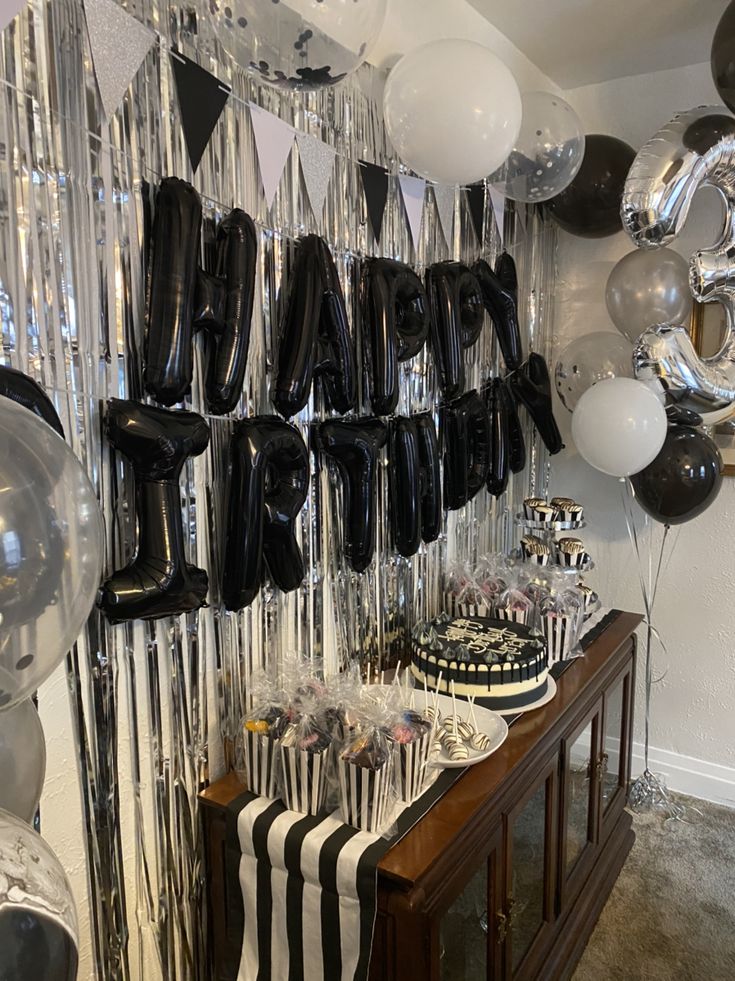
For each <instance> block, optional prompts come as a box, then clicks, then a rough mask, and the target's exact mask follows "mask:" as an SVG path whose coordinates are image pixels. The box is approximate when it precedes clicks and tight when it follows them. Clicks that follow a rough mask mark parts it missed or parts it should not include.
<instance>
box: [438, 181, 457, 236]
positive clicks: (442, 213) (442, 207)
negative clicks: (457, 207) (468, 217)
mask: <svg viewBox="0 0 735 981" xmlns="http://www.w3.org/2000/svg"><path fill="white" fill-rule="evenodd" d="M454 194H455V189H454V187H453V186H452V185H451V184H434V201H435V202H436V211H437V214H438V215H439V224H440V225H441V226H442V232H443V233H444V238H445V239H446V242H447V245H450V246H451V244H452V238H453V235H454Z"/></svg>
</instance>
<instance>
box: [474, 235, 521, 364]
mask: <svg viewBox="0 0 735 981" xmlns="http://www.w3.org/2000/svg"><path fill="white" fill-rule="evenodd" d="M472 271H473V273H474V274H475V276H476V277H477V281H478V283H479V284H480V289H481V290H482V299H483V302H484V304H485V309H486V310H487V312H488V313H489V314H490V317H491V319H492V322H493V326H494V327H495V334H496V336H497V338H498V344H499V345H500V351H501V353H502V355H503V361H504V362H505V367H506V368H507V370H508V371H515V370H516V368H519V367H520V365H521V361H522V360H523V352H522V348H521V331H520V327H519V325H518V277H517V274H516V265H515V262H514V261H513V257H512V256H511V255H509V254H508V253H507V252H501V254H500V255H499V256H498V259H497V262H496V263H495V271H494V272H493V270H492V269H491V267H490V265H489V264H488V263H487V262H486V261H485V260H484V259H478V261H477V262H476V263H475V264H474V266H473V267H472Z"/></svg>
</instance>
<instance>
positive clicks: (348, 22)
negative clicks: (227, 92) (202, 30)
mask: <svg viewBox="0 0 735 981" xmlns="http://www.w3.org/2000/svg"><path fill="white" fill-rule="evenodd" d="M386 7H387V0H210V11H211V13H212V18H213V21H214V27H215V31H216V33H217V36H218V38H219V40H220V41H221V42H222V46H223V47H224V48H225V50H226V51H227V52H228V53H229V54H230V55H231V56H232V57H233V58H234V60H235V61H236V62H237V63H238V64H239V65H240V66H241V67H243V68H248V69H250V71H252V72H254V73H255V74H257V75H258V77H259V78H261V79H262V80H263V81H264V82H268V83H270V84H271V85H276V86H278V87H280V88H287V89H301V90H305V91H310V90H314V89H321V88H324V87H325V86H327V85H335V84H336V83H337V82H340V81H341V80H342V79H343V78H345V77H346V76H347V75H349V74H350V73H351V72H354V71H355V70H356V69H357V68H359V67H360V65H361V64H362V63H363V61H365V59H366V58H367V56H368V53H369V52H370V49H371V48H372V46H373V45H374V44H375V41H376V40H377V38H378V35H379V33H380V29H381V28H382V26H383V20H384V19H385V11H386Z"/></svg>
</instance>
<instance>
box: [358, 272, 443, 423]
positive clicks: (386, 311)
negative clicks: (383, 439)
mask: <svg viewBox="0 0 735 981" xmlns="http://www.w3.org/2000/svg"><path fill="white" fill-rule="evenodd" d="M362 307H363V320H364V324H365V327H366V329H367V338H368V349H369V353H370V365H369V369H370V370H369V372H368V376H369V382H370V405H371V407H372V410H373V412H375V414H376V415H381V416H385V415H390V414H391V413H392V412H395V410H396V406H397V405H398V394H399V392H398V363H399V362H401V361H408V360H409V359H410V358H413V357H415V356H416V355H417V354H418V353H419V351H420V350H421V348H422V347H423V346H424V344H425V342H426V338H427V337H428V334H429V308H428V305H427V302H426V291H425V290H424V285H423V283H422V282H421V280H420V279H419V277H418V276H417V274H416V273H415V272H414V271H413V269H411V268H410V267H409V266H406V265H404V264H403V263H402V262H395V261H394V260H393V259H369V260H367V261H366V263H365V267H364V271H363V279H362Z"/></svg>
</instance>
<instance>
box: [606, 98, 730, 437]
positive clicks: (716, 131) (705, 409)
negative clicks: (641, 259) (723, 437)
mask: <svg viewBox="0 0 735 981" xmlns="http://www.w3.org/2000/svg"><path fill="white" fill-rule="evenodd" d="M733 160H735V119H733V117H732V116H730V115H728V114H726V113H725V112H723V111H722V110H721V109H717V108H699V109H692V110H691V111H690V112H685V113H681V114H680V115H677V116H675V117H674V119H672V121H671V122H670V123H668V124H667V125H666V126H664V127H663V129H661V130H660V131H659V132H658V133H657V134H656V135H655V136H654V137H653V138H652V139H651V140H649V141H648V143H646V144H645V146H644V147H643V148H642V149H641V150H640V151H639V153H638V155H637V156H636V158H635V161H634V163H633V166H632V167H631V169H630V173H629V174H628V179H627V181H626V184H625V191H624V193H623V203H622V207H621V215H622V219H623V227H624V228H625V230H626V231H627V232H628V234H629V235H630V237H631V238H632V239H633V241H634V242H635V244H636V245H638V246H641V247H644V248H656V247H658V246H661V245H667V244H668V243H670V242H671V241H672V240H673V239H674V238H676V236H677V235H678V234H679V232H680V231H681V230H682V228H683V226H684V223H685V222H686V219H687V216H688V214H689V208H690V206H691V203H692V198H693V197H694V194H695V192H696V191H697V190H698V188H699V187H701V186H702V185H704V184H710V185H712V186H714V187H716V188H718V190H719V191H720V193H721V194H722V196H723V198H724V199H725V203H726V206H727V212H728V214H727V220H726V223H725V229H724V231H723V234H722V237H721V238H720V241H719V242H718V243H717V244H716V245H715V246H714V247H713V248H711V249H705V250H701V251H699V252H695V254H694V255H693V256H692V259H691V263H690V271H689V282H690V285H691V288H692V293H693V294H694V297H695V298H696V299H697V300H700V301H702V302H704V303H708V302H713V301H716V300H719V302H720V303H722V305H723V306H724V307H725V310H726V311H727V319H728V325H729V326H728V331H727V336H726V339H725V343H724V344H723V346H722V349H721V350H720V352H719V353H718V354H717V355H716V356H715V357H714V358H707V359H704V358H700V356H699V355H698V354H697V352H696V351H695V350H694V345H693V344H692V342H691V339H690V337H689V333H688V331H687V330H686V328H684V327H682V326H678V325H671V324H660V325H658V326H656V327H652V328H651V329H650V330H647V331H645V332H644V333H643V334H642V335H641V337H640V340H639V342H638V345H637V347H636V350H635V355H634V364H635V373H636V376H637V377H638V378H640V379H644V380H645V379H649V378H658V379H659V380H660V382H661V384H662V385H663V387H664V389H665V390H666V392H667V393H668V394H669V396H670V397H671V399H672V400H673V401H675V402H677V403H678V404H680V405H681V406H682V407H684V408H686V409H691V410H693V411H694V412H698V413H699V414H700V415H701V416H702V417H703V419H704V421H705V423H706V424H708V425H714V424H715V423H717V422H721V421H722V420H724V419H727V418H729V417H730V416H732V415H735V167H734V166H733Z"/></svg>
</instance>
